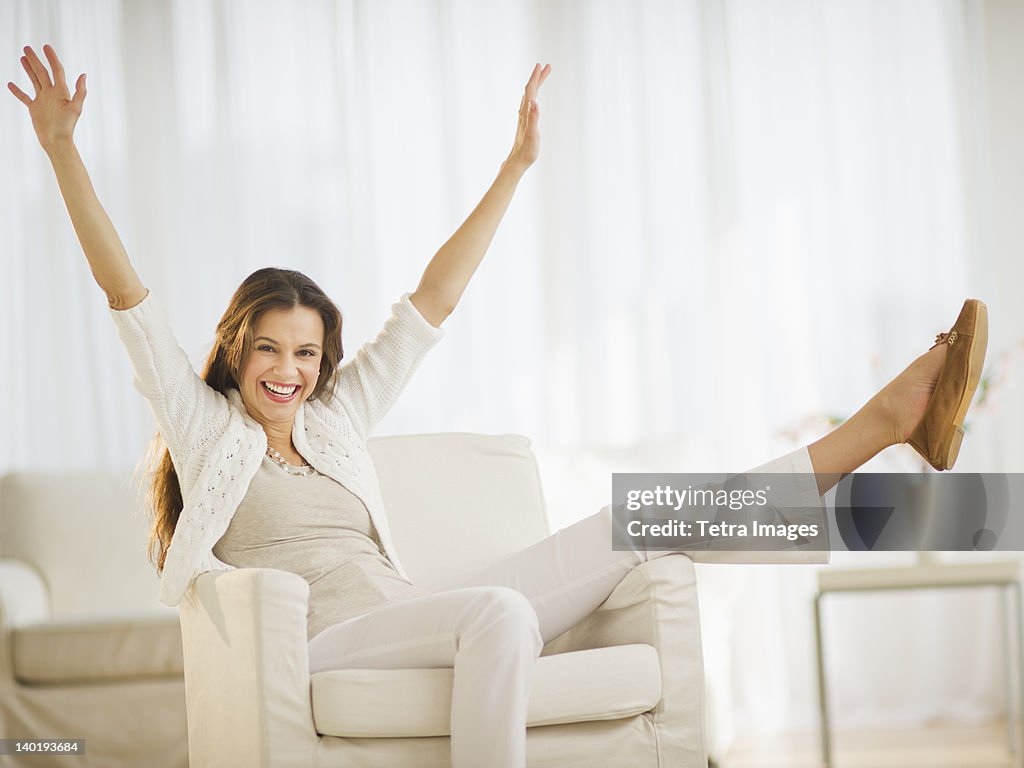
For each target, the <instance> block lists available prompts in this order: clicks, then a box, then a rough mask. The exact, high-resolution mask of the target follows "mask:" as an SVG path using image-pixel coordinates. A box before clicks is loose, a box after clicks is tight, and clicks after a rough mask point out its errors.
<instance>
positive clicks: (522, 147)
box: [505, 64, 551, 171]
mask: <svg viewBox="0 0 1024 768" xmlns="http://www.w3.org/2000/svg"><path fill="white" fill-rule="evenodd" d="M549 74H551V65H550V64H548V65H546V66H544V67H541V65H540V64H537V65H536V66H535V67H534V68H533V72H532V73H531V74H530V79H529V80H528V81H527V83H526V90H525V91H524V93H523V100H522V101H521V102H520V104H519V124H518V125H517V126H516V140H515V143H514V144H513V145H512V151H511V152H509V155H508V160H506V161H505V162H506V163H507V164H509V165H512V166H515V167H516V168H518V169H519V170H522V171H525V170H526V169H527V168H529V167H530V166H531V165H533V163H534V161H536V159H537V156H538V155H539V154H540V129H539V128H538V121H539V120H540V108H539V107H538V106H537V93H538V92H539V91H540V87H541V85H543V84H544V81H545V80H547V77H548V75H549Z"/></svg>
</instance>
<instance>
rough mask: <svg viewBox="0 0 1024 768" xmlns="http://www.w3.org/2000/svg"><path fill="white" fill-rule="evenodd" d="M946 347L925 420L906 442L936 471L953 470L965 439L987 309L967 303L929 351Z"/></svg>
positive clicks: (980, 363) (985, 340)
mask: <svg viewBox="0 0 1024 768" xmlns="http://www.w3.org/2000/svg"><path fill="white" fill-rule="evenodd" d="M939 344H948V345H949V350H948V351H947V352H946V360H945V362H944V363H943V365H942V370H941V371H940V372H939V379H938V381H937V382H936V383H935V391H934V392H933V393H932V399H931V400H929V401H928V408H927V409H926V410H925V412H924V418H922V419H921V423H920V424H918V425H917V428H916V429H914V433H913V434H912V435H911V436H910V439H909V440H908V441H907V442H908V443H910V444H911V445H912V446H913V447H914V449H915V450H916V451H917V452H918V453H920V454H921V455H922V456H923V457H924V459H925V461H927V462H928V463H929V464H931V465H932V466H933V467H935V469H937V470H939V471H942V470H945V469H952V468H953V464H954V463H955V462H956V457H957V455H958V454H959V453H960V443H961V441H963V438H964V419H965V418H966V416H967V409H968V408H969V407H970V405H971V398H973V397H974V390H976V389H977V388H978V382H979V381H980V380H981V368H982V366H983V365H984V364H985V350H986V349H987V347H988V309H987V308H986V307H985V304H984V303H983V302H981V301H978V300H977V299H968V300H967V301H965V302H964V307H963V309H961V310H960V316H959V317H958V318H957V319H956V323H954V324H953V327H952V328H951V329H950V330H949V333H940V334H939V335H938V336H936V337H935V343H934V344H933V345H932V347H931V348H932V349H934V348H935V347H937V346H938V345H939Z"/></svg>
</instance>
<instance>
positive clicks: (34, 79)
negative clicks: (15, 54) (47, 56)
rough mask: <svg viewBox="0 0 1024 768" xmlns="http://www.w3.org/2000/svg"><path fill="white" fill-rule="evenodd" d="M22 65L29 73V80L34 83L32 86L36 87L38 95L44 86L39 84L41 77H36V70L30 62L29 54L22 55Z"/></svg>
mask: <svg viewBox="0 0 1024 768" xmlns="http://www.w3.org/2000/svg"><path fill="white" fill-rule="evenodd" d="M21 66H22V68H23V69H24V70H25V73H26V74H27V75H28V79H29V81H30V82H31V83H32V87H33V88H35V89H36V96H38V95H39V93H40V91H42V90H43V86H41V85H40V84H39V78H38V77H36V73H35V70H33V69H32V65H31V64H29V62H28V56H22V57H21Z"/></svg>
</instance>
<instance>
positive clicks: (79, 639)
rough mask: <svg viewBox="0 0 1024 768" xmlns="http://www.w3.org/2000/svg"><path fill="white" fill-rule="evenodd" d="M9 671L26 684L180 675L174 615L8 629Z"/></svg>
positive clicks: (179, 653) (179, 645)
mask: <svg viewBox="0 0 1024 768" xmlns="http://www.w3.org/2000/svg"><path fill="white" fill-rule="evenodd" d="M11 645H12V655H13V663H14V676H15V677H16V678H17V679H18V680H19V681H20V682H21V683H23V684H26V685H53V684H65V683H98V682H113V681H119V682H123V681H125V680H128V679H132V678H153V677H181V676H182V675H183V674H184V672H183V670H184V664H183V662H182V654H181V629H180V625H179V623H178V617H177V616H172V617H169V618H164V617H160V618H124V619H105V620H91V621H63V622H47V623H45V624H30V625H28V626H23V627H17V628H15V629H13V630H12V631H11Z"/></svg>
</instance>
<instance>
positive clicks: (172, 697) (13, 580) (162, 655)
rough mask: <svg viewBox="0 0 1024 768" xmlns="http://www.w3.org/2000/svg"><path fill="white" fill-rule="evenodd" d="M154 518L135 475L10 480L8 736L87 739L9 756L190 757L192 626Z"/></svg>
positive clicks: (2, 621) (143, 761)
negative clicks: (79, 749) (154, 552)
mask: <svg viewBox="0 0 1024 768" xmlns="http://www.w3.org/2000/svg"><path fill="white" fill-rule="evenodd" d="M147 529H148V525H147V521H146V518H145V515H144V514H143V513H142V511H141V506H140V504H139V503H138V501H137V499H136V493H135V491H134V490H133V489H132V488H131V486H130V485H129V482H128V477H127V474H125V475H110V474H103V473H69V474H9V475H5V476H3V477H0V738H75V739H85V741H86V744H85V748H86V751H85V756H84V757H80V756H68V757H66V758H60V757H57V756H47V757H44V756H34V757H32V758H29V757H23V758H19V759H15V758H14V757H11V756H8V757H4V756H0V766H4V767H5V768H6V766H15V765H28V764H32V765H46V766H77V767H78V768H85V767H86V766H89V767H90V768H92V767H93V766H95V767H97V768H99V767H100V766H102V767H103V768H113V767H114V766H118V767H120V766H125V767H127V766H150V767H151V768H184V766H187V765H188V736H187V732H186V720H185V684H184V680H183V677H182V673H183V669H184V667H183V663H182V653H181V631H180V627H179V623H178V614H177V610H175V609H171V608H167V607H166V606H164V605H162V604H161V603H160V602H159V601H158V600H157V597H156V596H157V589H158V582H157V576H156V572H155V570H154V569H153V567H152V566H151V565H149V563H148V561H147V559H146V553H145V546H146V535H147Z"/></svg>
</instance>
